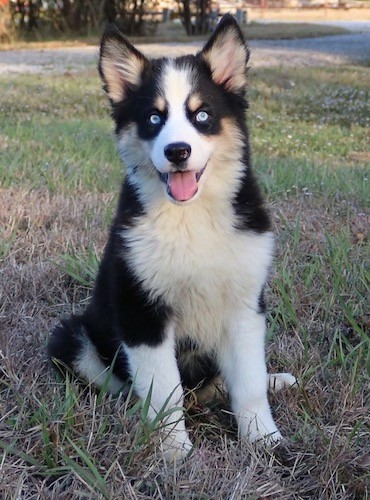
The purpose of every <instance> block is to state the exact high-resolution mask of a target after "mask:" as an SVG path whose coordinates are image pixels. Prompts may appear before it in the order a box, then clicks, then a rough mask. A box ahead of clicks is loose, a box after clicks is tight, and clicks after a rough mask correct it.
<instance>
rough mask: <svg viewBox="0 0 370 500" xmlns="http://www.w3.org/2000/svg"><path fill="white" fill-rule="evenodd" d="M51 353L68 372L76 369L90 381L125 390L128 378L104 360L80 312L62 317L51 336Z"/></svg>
mask: <svg viewBox="0 0 370 500" xmlns="http://www.w3.org/2000/svg"><path fill="white" fill-rule="evenodd" d="M48 355H49V358H50V359H51V361H52V362H53V364H54V366H55V367H56V368H57V369H58V370H59V371H60V372H61V373H62V374H64V375H65V373H66V372H67V371H72V372H74V373H75V374H76V375H78V376H80V377H82V378H83V379H84V380H85V381H86V382H87V383H88V384H92V385H95V386H96V387H99V388H100V387H103V386H106V387H107V388H108V390H109V391H110V392H112V393H117V392H119V391H121V390H122V386H123V383H124V382H123V381H122V380H121V379H120V378H118V377H117V376H116V375H115V374H114V373H113V372H112V370H111V369H110V367H109V366H108V365H107V364H105V363H103V361H102V358H101V357H100V356H99V354H98V351H97V349H96V347H95V345H94V344H93V343H92V341H91V339H90V338H89V335H88V333H87V330H86V327H85V325H84V324H83V321H82V317H80V316H72V317H71V318H69V319H66V320H62V321H61V322H60V323H59V324H58V325H57V326H56V327H55V328H54V330H53V331H52V333H51V335H50V337H49V342H48Z"/></svg>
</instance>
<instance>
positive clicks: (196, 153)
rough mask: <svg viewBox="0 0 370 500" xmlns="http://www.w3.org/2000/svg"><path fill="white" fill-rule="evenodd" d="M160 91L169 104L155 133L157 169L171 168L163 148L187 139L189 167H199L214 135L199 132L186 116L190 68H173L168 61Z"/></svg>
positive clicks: (205, 158)
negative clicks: (166, 114)
mask: <svg viewBox="0 0 370 500" xmlns="http://www.w3.org/2000/svg"><path fill="white" fill-rule="evenodd" d="M162 86H163V93H164V96H165V99H166V101H167V103H168V106H169V110H168V112H169V116H168V119H167V120H166V123H165V124H164V126H163V128H162V130H161V131H160V133H159V135H158V137H156V139H155V141H154V144H153V148H152V150H151V158H152V161H153V164H154V166H155V167H156V168H157V170H158V171H159V172H162V173H165V172H169V171H170V170H171V163H170V162H169V161H168V160H167V158H166V157H165V155H164V148H165V147H166V146H167V145H168V144H171V143H173V142H179V141H182V142H186V143H188V144H189V145H190V147H191V155H190V158H189V160H188V163H187V169H188V170H195V171H199V170H201V169H202V168H203V167H204V166H205V165H206V164H207V162H208V160H209V157H210V155H211V154H212V152H213V150H214V148H215V142H216V141H215V139H214V138H212V139H211V138H208V137H206V136H204V135H201V134H199V133H198V132H197V130H196V129H195V128H194V127H193V126H192V125H191V123H190V122H189V120H188V118H187V116H186V100H187V99H188V97H189V95H190V94H191V91H192V86H191V70H190V68H189V67H188V68H183V69H181V70H179V69H176V68H175V67H174V66H173V63H171V62H169V63H168V65H167V66H166V68H165V69H164V73H163V80H162Z"/></svg>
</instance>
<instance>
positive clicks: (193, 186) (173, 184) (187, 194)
mask: <svg viewBox="0 0 370 500" xmlns="http://www.w3.org/2000/svg"><path fill="white" fill-rule="evenodd" d="M167 186H168V189H169V192H170V194H171V196H172V198H174V199H175V200H177V201H186V200H190V199H191V198H192V197H193V196H194V195H195V193H196V192H197V190H198V186H197V179H196V173H195V172H189V171H188V172H175V173H170V174H168V180H167Z"/></svg>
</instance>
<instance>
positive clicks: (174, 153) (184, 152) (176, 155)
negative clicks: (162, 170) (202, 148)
mask: <svg viewBox="0 0 370 500" xmlns="http://www.w3.org/2000/svg"><path fill="white" fill-rule="evenodd" d="M190 153H191V147H190V144H187V143H186V142H172V143H171V144H168V145H167V146H166V147H165V148H164V155H165V157H166V158H167V160H168V161H170V162H171V163H174V164H175V165H180V164H181V163H183V162H184V161H186V160H187V159H188V158H189V156H190Z"/></svg>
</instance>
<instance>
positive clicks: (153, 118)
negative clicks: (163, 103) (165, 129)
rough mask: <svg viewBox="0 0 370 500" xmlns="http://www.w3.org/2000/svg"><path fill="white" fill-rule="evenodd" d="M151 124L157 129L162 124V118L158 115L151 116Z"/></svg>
mask: <svg viewBox="0 0 370 500" xmlns="http://www.w3.org/2000/svg"><path fill="white" fill-rule="evenodd" d="M149 122H150V124H151V125H154V126H155V127H157V126H158V125H160V124H161V123H162V118H161V117H160V116H159V115H158V114H157V113H153V114H152V115H150V116H149Z"/></svg>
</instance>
